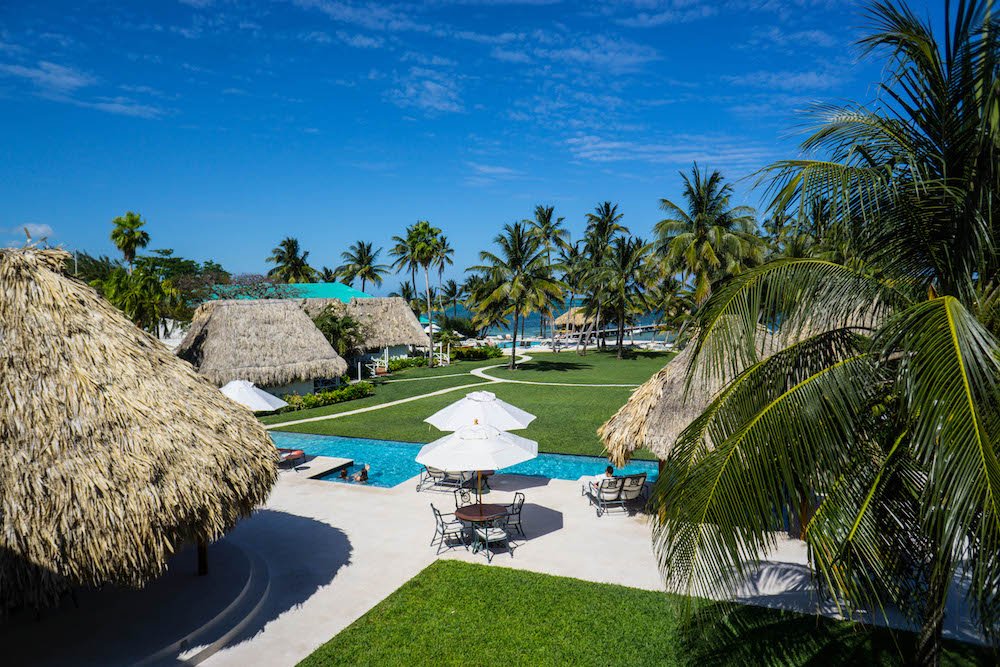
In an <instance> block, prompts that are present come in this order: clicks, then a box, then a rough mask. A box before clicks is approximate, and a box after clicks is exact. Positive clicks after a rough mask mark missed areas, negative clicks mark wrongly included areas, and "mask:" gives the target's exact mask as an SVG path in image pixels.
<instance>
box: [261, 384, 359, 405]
mask: <svg viewBox="0 0 1000 667" xmlns="http://www.w3.org/2000/svg"><path fill="white" fill-rule="evenodd" d="M374 393H375V385H373V384H372V383H371V382H358V383H356V384H349V385H347V386H346V387H340V388H339V389H331V390H329V391H320V392H316V393H315V394H305V395H303V396H299V395H298V394H288V395H287V396H285V402H286V403H288V405H287V406H286V407H284V408H281V409H280V410H278V411H277V412H278V413H282V412H295V411H296V410H308V409H309V408H321V407H323V406H324V405H333V404H334V403H343V402H345V401H353V400H355V399H358V398H364V397H365V396H371V395H373V394H374Z"/></svg>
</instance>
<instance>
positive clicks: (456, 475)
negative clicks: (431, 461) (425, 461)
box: [417, 466, 469, 492]
mask: <svg viewBox="0 0 1000 667" xmlns="http://www.w3.org/2000/svg"><path fill="white" fill-rule="evenodd" d="M468 480H469V477H468V473H462V472H448V471H446V470H438V469H437V468H431V467H428V466H424V469H423V470H421V471H420V479H419V480H417V491H418V492H419V491H423V490H425V489H433V488H435V487H437V488H448V489H460V488H462V486H464V485H465V483H466V482H467V481H468Z"/></svg>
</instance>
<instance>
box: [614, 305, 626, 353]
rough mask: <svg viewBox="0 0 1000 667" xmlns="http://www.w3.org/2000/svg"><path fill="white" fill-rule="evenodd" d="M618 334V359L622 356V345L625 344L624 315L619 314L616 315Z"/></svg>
mask: <svg viewBox="0 0 1000 667" xmlns="http://www.w3.org/2000/svg"><path fill="white" fill-rule="evenodd" d="M616 333H617V336H618V355H617V357H618V358H619V359H621V358H622V347H624V345H625V317H624V315H619V317H618V331H617V332H616Z"/></svg>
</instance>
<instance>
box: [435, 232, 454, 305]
mask: <svg viewBox="0 0 1000 667" xmlns="http://www.w3.org/2000/svg"><path fill="white" fill-rule="evenodd" d="M454 263H455V249H454V248H453V247H452V246H451V242H450V241H448V237H447V236H445V235H444V234H438V238H437V247H436V248H435V249H434V260H433V264H434V268H435V269H437V274H438V294H441V293H442V292H443V290H444V270H445V269H446V268H448V267H449V266H451V265H453V264H454ZM442 310H443V308H442Z"/></svg>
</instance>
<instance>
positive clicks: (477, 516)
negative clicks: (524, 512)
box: [455, 503, 507, 523]
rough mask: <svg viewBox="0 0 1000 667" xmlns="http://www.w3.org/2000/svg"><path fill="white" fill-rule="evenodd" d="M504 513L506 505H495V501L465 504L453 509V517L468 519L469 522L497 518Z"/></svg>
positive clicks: (481, 521)
mask: <svg viewBox="0 0 1000 667" xmlns="http://www.w3.org/2000/svg"><path fill="white" fill-rule="evenodd" d="M506 513H507V506H506V505H497V504H495V503H474V504H472V505H466V506H465V507H459V508H458V509H457V510H455V518H457V519H461V520H462V521H468V522H469V523H486V522H487V521H492V520H493V519H499V518H500V517H502V516H503V515H504V514H506Z"/></svg>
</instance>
